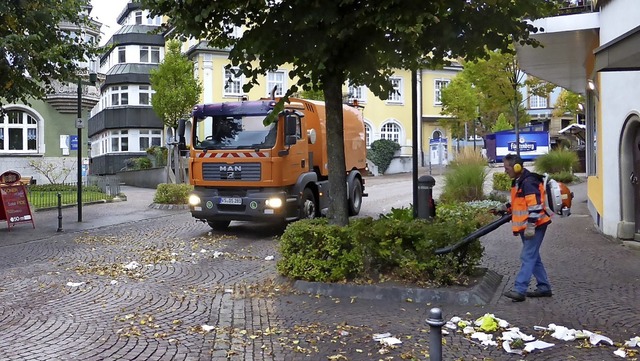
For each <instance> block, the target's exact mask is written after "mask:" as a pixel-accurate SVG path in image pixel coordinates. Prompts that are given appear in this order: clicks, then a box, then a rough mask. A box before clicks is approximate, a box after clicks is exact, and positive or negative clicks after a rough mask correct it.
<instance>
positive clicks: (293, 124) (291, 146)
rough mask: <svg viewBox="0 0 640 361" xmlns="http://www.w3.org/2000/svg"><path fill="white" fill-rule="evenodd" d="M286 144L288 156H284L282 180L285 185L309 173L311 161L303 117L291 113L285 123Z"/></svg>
mask: <svg viewBox="0 0 640 361" xmlns="http://www.w3.org/2000/svg"><path fill="white" fill-rule="evenodd" d="M284 128H285V129H284V144H285V147H286V148H288V154H287V155H284V158H283V164H284V170H283V174H282V180H283V181H284V183H285V184H293V183H295V182H296V181H297V180H298V177H299V176H300V174H302V173H304V172H307V171H309V159H308V156H309V155H308V150H307V142H306V139H305V133H304V132H303V124H302V116H300V114H299V113H289V114H287V115H286V116H285V121H284Z"/></svg>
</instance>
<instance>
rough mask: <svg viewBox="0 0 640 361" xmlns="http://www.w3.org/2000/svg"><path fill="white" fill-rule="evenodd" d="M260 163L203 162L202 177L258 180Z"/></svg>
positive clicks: (226, 179) (208, 179)
mask: <svg viewBox="0 0 640 361" xmlns="http://www.w3.org/2000/svg"><path fill="white" fill-rule="evenodd" d="M260 165H261V164H260V163H232V164H227V163H204V164H202V179H204V180H206V181H259V180H260V171H261V167H260Z"/></svg>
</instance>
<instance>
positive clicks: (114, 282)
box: [109, 280, 118, 285]
mask: <svg viewBox="0 0 640 361" xmlns="http://www.w3.org/2000/svg"><path fill="white" fill-rule="evenodd" d="M109 283H111V284H112V285H116V284H118V281H116V280H111V282H109Z"/></svg>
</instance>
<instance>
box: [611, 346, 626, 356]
mask: <svg viewBox="0 0 640 361" xmlns="http://www.w3.org/2000/svg"><path fill="white" fill-rule="evenodd" d="M613 354H614V355H616V356H620V357H622V358H627V351H626V350H625V349H624V348H622V347H621V348H619V349H617V350H615V351H613Z"/></svg>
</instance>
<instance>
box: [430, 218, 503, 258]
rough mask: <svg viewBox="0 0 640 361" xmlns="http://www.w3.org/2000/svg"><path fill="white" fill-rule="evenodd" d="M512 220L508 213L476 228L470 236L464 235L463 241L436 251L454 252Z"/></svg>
mask: <svg viewBox="0 0 640 361" xmlns="http://www.w3.org/2000/svg"><path fill="white" fill-rule="evenodd" d="M510 221H511V213H506V214H504V215H503V216H502V217H501V218H500V219H497V220H495V221H493V222H491V223H489V224H487V225H486V226H483V227H480V228H478V229H476V230H475V231H473V232H472V233H471V234H469V235H468V236H466V237H464V238H463V239H462V241H460V242H458V243H456V244H454V245H451V246H448V247H444V248H439V249H436V251H435V253H436V254H445V253H449V252H453V251H455V250H456V249H458V248H460V247H462V246H464V245H466V244H469V243H471V242H472V241H473V240H475V239H476V238H480V237H482V236H484V235H485V234H487V233H490V232H493V231H495V230H496V229H498V228H499V227H500V226H501V225H503V224H505V223H508V222H510Z"/></svg>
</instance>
